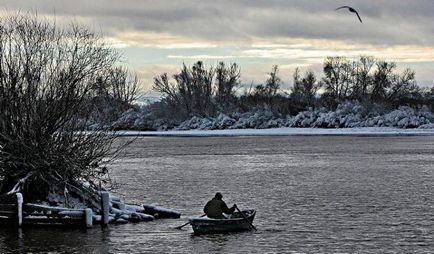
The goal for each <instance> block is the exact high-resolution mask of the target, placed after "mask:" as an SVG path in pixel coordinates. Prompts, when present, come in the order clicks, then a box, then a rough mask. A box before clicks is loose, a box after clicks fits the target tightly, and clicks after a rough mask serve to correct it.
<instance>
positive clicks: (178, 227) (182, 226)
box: [175, 214, 206, 229]
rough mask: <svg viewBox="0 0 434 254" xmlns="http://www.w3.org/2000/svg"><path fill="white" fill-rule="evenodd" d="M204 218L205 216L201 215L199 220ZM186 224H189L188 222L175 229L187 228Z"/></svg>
mask: <svg viewBox="0 0 434 254" xmlns="http://www.w3.org/2000/svg"><path fill="white" fill-rule="evenodd" d="M205 216H206V214H203V215H201V216H200V217H199V218H202V217H205ZM188 224H190V222H187V223H185V224H184V225H181V226H178V227H176V228H175V229H181V228H183V227H185V226H187V225H188Z"/></svg>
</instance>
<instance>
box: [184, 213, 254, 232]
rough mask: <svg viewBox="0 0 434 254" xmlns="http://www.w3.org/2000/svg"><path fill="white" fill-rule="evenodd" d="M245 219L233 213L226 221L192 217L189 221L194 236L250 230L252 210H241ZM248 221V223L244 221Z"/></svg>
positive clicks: (252, 218)
mask: <svg viewBox="0 0 434 254" xmlns="http://www.w3.org/2000/svg"><path fill="white" fill-rule="evenodd" d="M242 213H243V214H244V216H245V218H244V217H243V216H242V215H241V214H240V213H239V212H235V213H233V214H232V215H230V216H229V217H228V218H227V219H211V218H208V217H192V218H190V219H189V221H190V224H191V226H192V228H193V231H194V233H195V234H213V233H227V232H238V231H247V230H252V226H251V223H252V222H253V220H254V219H255V215H256V211H255V210H254V209H246V210H243V211H242ZM246 219H248V220H249V221H250V223H249V222H248V221H247V220H246Z"/></svg>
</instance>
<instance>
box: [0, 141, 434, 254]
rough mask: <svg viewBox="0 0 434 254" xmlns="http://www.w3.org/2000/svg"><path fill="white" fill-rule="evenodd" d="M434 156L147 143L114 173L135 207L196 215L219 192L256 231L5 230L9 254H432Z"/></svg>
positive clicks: (389, 144) (261, 144)
mask: <svg viewBox="0 0 434 254" xmlns="http://www.w3.org/2000/svg"><path fill="white" fill-rule="evenodd" d="M433 154H434V137H218V138H216V137H210V138H168V137H164V138H159V137H149V138H139V139H138V140H137V141H136V142H135V143H133V144H132V145H131V146H130V147H129V148H128V149H127V151H126V152H125V154H124V155H123V157H122V158H120V159H119V160H117V161H116V162H115V163H114V165H113V167H112V168H113V169H114V171H113V173H112V176H113V178H114V179H115V180H116V181H117V182H118V183H119V189H118V192H119V193H120V194H121V195H124V196H125V197H126V200H127V201H130V202H131V203H159V204H160V205H162V206H168V207H172V208H175V209H177V210H179V211H181V212H182V213H183V215H184V216H191V215H199V214H201V213H202V207H203V205H204V204H205V202H206V201H207V200H208V199H209V198H211V197H212V196H213V194H214V193H215V192H216V191H221V192H222V193H223V195H224V196H225V197H224V199H225V200H226V201H227V203H228V204H229V205H232V203H234V202H236V203H237V204H238V206H239V207H241V208H244V207H251V208H256V209H257V211H258V212H257V217H256V219H255V225H256V226H257V227H258V229H259V231H258V232H246V233H239V234H228V235H212V236H193V235H192V230H191V228H189V227H185V230H174V229H173V228H174V227H176V226H178V225H181V224H183V223H184V220H158V221H154V222H148V223H140V224H128V225H119V226H110V227H109V228H107V229H101V228H99V227H98V226H96V227H94V228H93V229H91V230H87V231H86V230H72V229H37V228H33V229H29V228H24V229H22V230H18V229H4V228H2V229H0V250H1V251H0V252H2V253H3V252H22V253H24V252H38V251H52V252H57V251H59V252H60V251H65V252H76V253H131V252H135V253H170V252H173V253H265V252H266V253H291V252H293V253H355V252H356V253H415V252H418V253H424V252H425V253H430V252H431V253H432V252H434V206H433V205H434V196H433V194H434V189H433V184H434V156H433Z"/></svg>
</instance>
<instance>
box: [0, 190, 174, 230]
mask: <svg viewBox="0 0 434 254" xmlns="http://www.w3.org/2000/svg"><path fill="white" fill-rule="evenodd" d="M83 188H87V187H83ZM84 190H85V189H84ZM94 198H95V196H94ZM3 200H14V199H12V198H11V197H10V195H8V196H4V197H3ZM99 200H100V203H99V204H98V206H99V209H97V208H95V207H94V209H95V211H92V209H90V208H84V209H72V208H66V207H53V206H48V205H41V204H33V203H26V204H23V199H22V196H21V194H20V193H17V194H16V197H15V201H9V202H10V204H0V222H15V223H17V224H18V225H19V226H21V225H71V226H80V227H83V226H85V227H88V228H89V227H92V225H94V224H101V225H108V224H110V223H118V224H123V223H128V222H133V223H137V222H142V221H152V220H154V219H155V218H179V217H180V216H181V213H179V212H177V211H175V210H171V209H167V208H164V207H160V206H155V205H142V206H139V205H131V204H125V203H124V202H123V201H122V199H121V198H119V197H116V196H113V195H111V194H110V193H108V192H104V191H103V192H100V193H99Z"/></svg>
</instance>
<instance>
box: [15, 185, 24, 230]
mask: <svg viewBox="0 0 434 254" xmlns="http://www.w3.org/2000/svg"><path fill="white" fill-rule="evenodd" d="M16 197H17V206H16V212H17V225H18V227H21V226H22V225H23V195H22V194H21V193H17V194H16Z"/></svg>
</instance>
